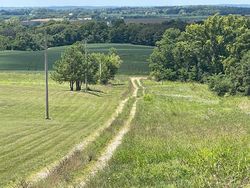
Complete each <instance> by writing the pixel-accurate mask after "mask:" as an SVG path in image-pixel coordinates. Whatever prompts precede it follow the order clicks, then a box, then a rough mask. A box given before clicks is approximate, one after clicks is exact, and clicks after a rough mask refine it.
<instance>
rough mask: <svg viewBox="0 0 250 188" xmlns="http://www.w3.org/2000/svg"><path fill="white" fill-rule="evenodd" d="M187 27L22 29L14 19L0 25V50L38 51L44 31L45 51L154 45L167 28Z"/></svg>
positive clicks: (65, 24) (120, 23)
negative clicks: (78, 46)
mask: <svg viewBox="0 0 250 188" xmlns="http://www.w3.org/2000/svg"><path fill="white" fill-rule="evenodd" d="M186 25H187V24H186V23H185V22H183V21H180V20H175V21H174V20H172V21H167V22H164V23H158V24H157V23H156V24H134V23H131V24H126V23H125V22H124V20H116V21H114V22H113V23H112V24H111V25H108V24H107V23H106V22H98V21H90V22H86V23H78V22H69V21H62V22H56V21H50V22H48V23H44V24H41V25H39V26H34V27H30V26H24V25H22V24H21V22H20V21H19V20H18V19H10V20H8V21H3V22H0V50H34V51H35V50H41V49H42V45H41V42H42V39H43V32H44V30H47V33H48V37H49V47H55V46H64V45H71V44H73V43H75V42H77V41H82V40H86V39H87V40H88V42H89V43H109V42H113V43H132V44H140V45H152V46H153V45H155V42H156V41H158V40H160V38H161V37H162V35H163V33H164V31H165V30H166V29H168V28H178V29H180V30H184V28H185V26H186Z"/></svg>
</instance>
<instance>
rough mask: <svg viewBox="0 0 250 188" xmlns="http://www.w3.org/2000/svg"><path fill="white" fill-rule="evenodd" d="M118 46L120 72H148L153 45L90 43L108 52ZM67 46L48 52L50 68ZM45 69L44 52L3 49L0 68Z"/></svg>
mask: <svg viewBox="0 0 250 188" xmlns="http://www.w3.org/2000/svg"><path fill="white" fill-rule="evenodd" d="M112 47H114V48H116V49H117V51H118V53H119V55H120V56H121V58H122V60H123V64H122V66H121V68H120V74H130V75H131V74H147V73H148V63H147V59H148V58H149V55H150V54H151V53H152V50H153V47H147V46H137V45H130V44H89V45H88V48H89V51H90V52H103V53H106V52H108V50H109V48H112ZM65 48H66V47H56V48H50V49H49V52H48V58H49V68H50V70H51V69H52V67H53V63H54V62H55V61H56V60H57V59H58V58H60V56H61V53H62V52H63V51H64V50H65ZM43 69H44V60H43V52H41V51H36V52H27V51H1V52H0V70H23V71H39V70H43Z"/></svg>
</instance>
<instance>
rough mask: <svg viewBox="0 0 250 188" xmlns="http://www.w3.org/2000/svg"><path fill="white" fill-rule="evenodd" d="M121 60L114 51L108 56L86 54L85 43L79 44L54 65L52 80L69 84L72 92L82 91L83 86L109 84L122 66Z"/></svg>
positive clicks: (67, 50)
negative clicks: (98, 83)
mask: <svg viewBox="0 0 250 188" xmlns="http://www.w3.org/2000/svg"><path fill="white" fill-rule="evenodd" d="M121 62H122V61H121V59H120V57H119V56H118V55H117V53H116V51H115V50H114V49H111V50H110V52H109V53H108V54H102V53H92V54H89V53H86V48H85V45H84V44H83V43H80V42H77V43H75V44H74V45H72V46H70V47H69V48H67V49H66V51H65V52H64V53H63V55H62V57H61V59H60V60H58V61H57V62H56V63H55V65H54V70H55V71H54V72H53V74H52V78H53V79H54V80H55V81H57V82H59V83H63V82H68V83H69V85H70V90H71V91H73V90H74V85H75V87H76V91H80V90H81V89H82V84H83V83H85V84H86V90H88V89H89V88H88V86H87V84H96V83H97V82H98V81H99V82H100V83H101V84H107V83H108V81H109V80H110V79H113V78H114V76H115V74H116V73H117V71H118V68H119V66H120V64H121Z"/></svg>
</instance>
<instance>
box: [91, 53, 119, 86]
mask: <svg viewBox="0 0 250 188" xmlns="http://www.w3.org/2000/svg"><path fill="white" fill-rule="evenodd" d="M91 57H92V58H91V59H92V61H93V62H96V63H97V64H98V65H99V69H98V70H99V71H98V73H97V75H96V78H97V80H99V82H100V83H101V84H107V83H108V81H109V80H111V79H114V77H115V75H116V73H117V72H118V69H119V67H120V65H121V63H122V60H121V58H120V56H119V55H118V54H117V52H116V50H115V49H114V48H111V49H110V50H109V53H108V54H103V53H93V54H92V55H91Z"/></svg>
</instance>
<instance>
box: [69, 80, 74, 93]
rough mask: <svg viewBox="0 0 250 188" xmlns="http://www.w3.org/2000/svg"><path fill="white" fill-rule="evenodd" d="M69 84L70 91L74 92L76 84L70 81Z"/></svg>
mask: <svg viewBox="0 0 250 188" xmlns="http://www.w3.org/2000/svg"><path fill="white" fill-rule="evenodd" d="M69 84H70V91H74V82H73V81H70V82H69Z"/></svg>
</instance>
